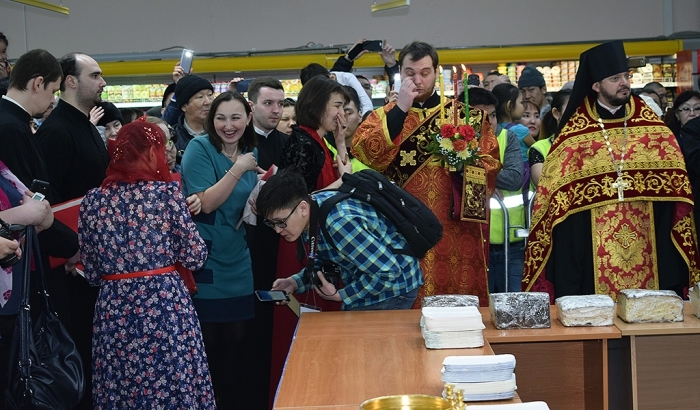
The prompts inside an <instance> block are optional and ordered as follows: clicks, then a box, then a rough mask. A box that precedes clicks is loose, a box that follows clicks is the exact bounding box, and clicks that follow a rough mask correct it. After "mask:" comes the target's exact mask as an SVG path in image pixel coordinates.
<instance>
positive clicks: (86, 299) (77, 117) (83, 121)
mask: <svg viewBox="0 0 700 410" xmlns="http://www.w3.org/2000/svg"><path fill="white" fill-rule="evenodd" d="M59 62H60V64H61V68H62V70H63V75H64V78H63V81H62V82H61V99H60V101H59V103H58V105H57V106H56V108H55V109H54V110H53V112H52V113H51V115H49V117H48V118H47V119H46V121H44V123H43V124H42V125H41V127H40V128H39V132H38V133H37V134H36V137H37V140H38V142H39V146H40V148H41V151H42V154H43V158H44V161H45V162H46V169H47V170H48V172H49V174H48V179H47V181H48V182H49V183H50V184H51V189H52V192H53V194H54V195H53V196H54V198H55V199H56V200H57V201H58V202H65V201H70V200H72V199H75V198H80V197H82V196H84V195H85V193H86V192H87V191H88V190H90V189H92V188H95V187H98V186H100V184H102V181H103V180H104V178H105V172H106V170H107V166H108V165H109V155H108V154H107V148H106V147H105V144H104V142H103V140H102V137H101V136H100V133H99V131H97V128H95V126H94V125H93V124H92V123H91V122H90V119H89V118H90V110H91V109H92V108H93V107H95V106H96V105H97V104H99V103H100V102H102V98H101V94H102V90H103V89H104V86H105V85H106V84H107V83H106V82H105V80H104V79H103V78H102V70H101V69H100V66H99V64H97V62H96V61H95V60H94V59H93V58H92V57H90V56H88V55H85V54H80V53H71V54H68V55H65V56H63V57H61V59H60V60H59ZM65 279H66V280H65V281H66V286H67V288H68V289H70V298H69V312H70V327H69V331H70V334H71V336H72V337H73V340H74V341H75V343H76V346H77V348H78V351H79V352H80V355H81V357H82V358H83V368H84V370H85V372H86V373H85V374H90V372H91V367H92V316H93V312H94V308H95V301H96V300H97V288H91V287H90V286H89V285H88V284H87V282H86V281H85V279H84V278H83V277H80V276H71V275H68V276H65ZM85 380H86V391H87V392H90V391H91V390H92V388H91V378H90V377H87V378H86V379H85ZM86 396H87V397H85V398H84V399H83V401H82V403H81V406H80V407H79V408H92V400H91V398H90V394H87V395H86Z"/></svg>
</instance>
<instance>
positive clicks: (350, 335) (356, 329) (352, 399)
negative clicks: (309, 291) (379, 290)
mask: <svg viewBox="0 0 700 410" xmlns="http://www.w3.org/2000/svg"><path fill="white" fill-rule="evenodd" d="M420 316H421V312H420V310H400V311H367V312H322V313H305V314H302V315H301V318H300V320H299V324H298V327H297V332H296V336H295V339H294V341H293V343H292V347H291V349H290V352H289V356H288V357H287V363H286V365H285V370H284V373H283V375H282V380H281V382H280V385H279V388H278V391H277V396H276V398H275V405H274V408H275V409H277V410H297V409H325V410H346V409H353V410H357V409H358V408H359V405H360V403H362V402H363V401H365V400H367V399H371V398H374V397H379V396H387V395H395V394H428V395H432V396H439V395H440V394H441V393H442V389H443V385H444V383H443V382H442V381H441V380H440V369H441V368H442V361H443V359H444V358H445V357H447V356H454V355H489V354H493V351H492V350H491V347H489V345H488V344H486V345H485V346H484V347H482V348H476V349H444V350H430V349H426V348H425V344H424V342H423V337H422V336H421V332H420V326H419V322H420ZM519 402H520V400H519V399H517V397H516V398H515V399H513V400H502V401H498V402H494V403H497V404H505V403H519Z"/></svg>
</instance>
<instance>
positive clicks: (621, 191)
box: [612, 176, 630, 202]
mask: <svg viewBox="0 0 700 410" xmlns="http://www.w3.org/2000/svg"><path fill="white" fill-rule="evenodd" d="M629 186H630V184H629V183H628V182H626V181H625V180H624V179H622V176H618V177H617V179H616V180H615V182H613V183H612V187H613V189H617V200H618V201H620V202H624V200H625V189H627V188H628V187H629Z"/></svg>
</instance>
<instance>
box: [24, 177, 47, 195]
mask: <svg viewBox="0 0 700 410" xmlns="http://www.w3.org/2000/svg"><path fill="white" fill-rule="evenodd" d="M49 186H50V185H49V183H48V182H46V181H42V180H40V179H35V180H33V181H32V185H31V186H30V187H29V190H30V191H32V192H34V193H38V194H42V195H43V196H44V197H46V196H47V195H48V194H49Z"/></svg>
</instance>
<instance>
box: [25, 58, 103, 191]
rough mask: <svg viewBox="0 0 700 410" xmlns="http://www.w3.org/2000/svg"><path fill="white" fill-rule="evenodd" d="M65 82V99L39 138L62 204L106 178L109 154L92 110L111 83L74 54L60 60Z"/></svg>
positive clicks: (90, 61) (96, 66) (93, 65)
mask: <svg viewBox="0 0 700 410" xmlns="http://www.w3.org/2000/svg"><path fill="white" fill-rule="evenodd" d="M60 63H61V68H62V69H63V75H64V76H65V77H64V80H63V82H62V83H61V99H60V102H59V103H58V106H57V107H56V108H55V109H54V111H53V113H51V115H50V116H49V117H48V118H47V119H46V121H44V123H43V124H42V126H41V128H40V129H39V132H37V139H38V141H39V146H40V147H41V150H42V153H43V155H44V161H45V162H46V168H47V169H48V171H49V175H50V176H49V182H50V183H51V187H52V189H53V191H54V193H55V194H56V199H57V200H58V201H60V202H64V201H69V200H71V199H75V198H79V197H81V196H83V195H85V193H86V192H87V191H88V190H89V189H91V188H94V187H97V186H99V185H100V184H101V183H102V180H103V179H104V177H105V171H106V170H107V165H109V155H108V154H107V148H106V147H105V144H104V142H103V141H102V137H101V136H100V133H99V131H97V128H95V126H94V125H93V124H92V123H91V122H90V120H89V118H90V110H91V109H92V108H93V107H95V106H96V105H97V104H99V103H101V102H102V97H101V94H102V90H103V89H104V87H105V85H107V83H106V82H105V80H104V79H103V78H102V70H101V69H100V66H99V64H97V62H96V61H95V60H94V59H92V57H90V56H88V55H85V54H79V53H71V54H68V55H66V56H64V57H62V58H61V59H60Z"/></svg>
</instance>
